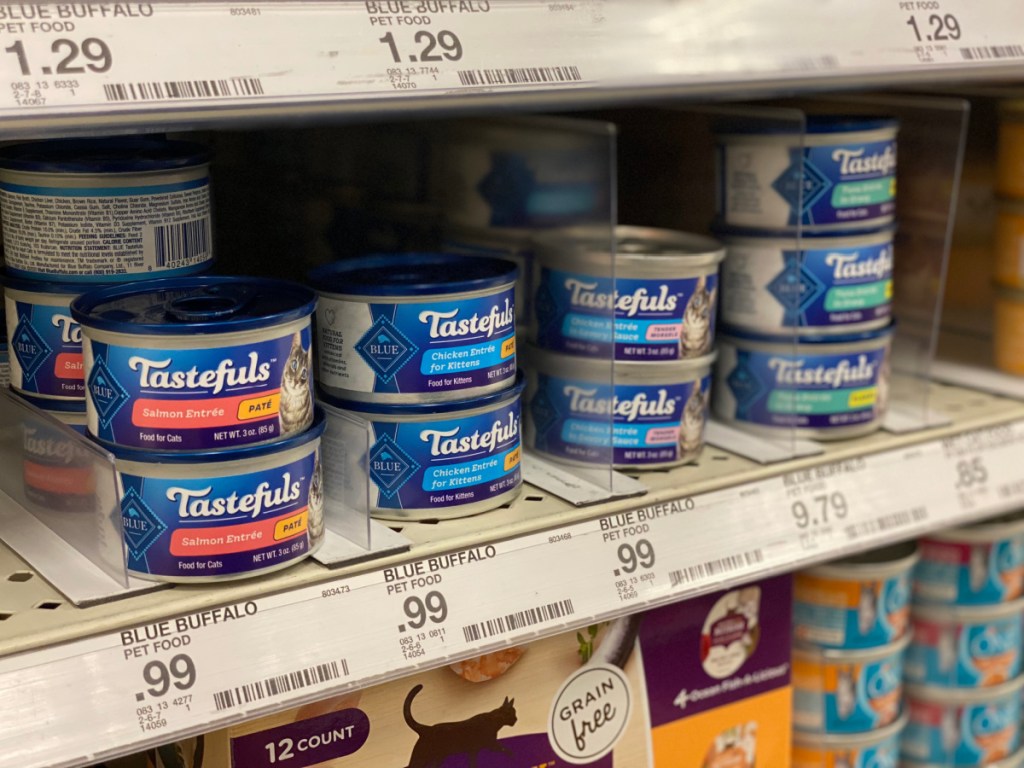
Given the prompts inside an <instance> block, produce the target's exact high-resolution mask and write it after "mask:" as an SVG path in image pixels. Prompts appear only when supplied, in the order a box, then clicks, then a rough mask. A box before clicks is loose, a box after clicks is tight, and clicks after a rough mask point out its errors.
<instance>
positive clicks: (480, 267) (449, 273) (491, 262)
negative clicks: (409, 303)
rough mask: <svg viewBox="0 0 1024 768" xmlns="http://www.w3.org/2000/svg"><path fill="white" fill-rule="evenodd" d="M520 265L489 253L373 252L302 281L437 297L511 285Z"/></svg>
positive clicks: (328, 289)
mask: <svg viewBox="0 0 1024 768" xmlns="http://www.w3.org/2000/svg"><path fill="white" fill-rule="evenodd" d="M518 276H519V267H517V266H516V264H515V263H514V262H511V261H506V260H505V259H496V258H492V257H490V256H466V255H463V254H455V253H378V254H373V255H370V256H360V257H357V258H354V259H345V260H343V261H335V262H332V263H331V264H324V265H323V266H321V267H317V268H316V269H314V270H312V271H310V272H309V274H308V275H307V281H308V282H309V284H310V285H312V286H313V287H314V288H315V289H316V290H317V291H319V292H320V293H331V294H343V295H350V296H436V295H438V294H449V293H464V292H467V291H479V290H484V289H487V288H498V287H500V286H503V285H507V284H510V283H514V282H515V281H516V279H517V278H518Z"/></svg>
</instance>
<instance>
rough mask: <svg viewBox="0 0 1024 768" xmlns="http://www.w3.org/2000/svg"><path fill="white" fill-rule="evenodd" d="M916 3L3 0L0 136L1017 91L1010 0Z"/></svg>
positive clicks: (1020, 34) (1020, 42)
mask: <svg viewBox="0 0 1024 768" xmlns="http://www.w3.org/2000/svg"><path fill="white" fill-rule="evenodd" d="M919 5H921V4H917V3H915V4H913V5H912V4H910V3H900V2H896V1H895V0H865V1H864V2H858V3H842V2H824V3H806V2H801V1H800V0H667V1H666V0H573V1H572V2H565V3H561V2H559V3H552V2H548V0H490V2H488V1H487V0H473V2H449V0H442V1H441V2H432V3H423V2H420V0H403V1H402V2H393V3H374V2H362V0H359V1H356V0H286V1H282V0H252V2H248V3H245V4H244V5H240V4H238V3H228V2H221V1H218V0H208V1H204V2H181V1H178V0H175V1H172V0H163V2H160V1H159V0H158V2H154V3H152V4H124V5H117V6H115V5H114V4H106V5H104V4H77V5H76V6H75V7H76V8H78V9H79V11H78V12H77V13H76V14H75V15H74V18H68V14H69V13H70V12H69V11H67V10H64V11H61V10H60V8H61V7H64V8H70V7H71V6H70V5H67V4H64V6H58V5H56V4H51V3H40V4H32V5H30V6H20V5H18V4H12V5H11V6H10V7H9V10H7V11H6V12H5V13H4V14H3V16H2V18H0V33H2V34H3V36H4V40H5V41H6V43H5V52H3V53H0V57H2V60H3V61H4V66H3V67H0V118H3V122H2V124H0V125H2V127H0V134H2V135H3V136H4V137H13V136H19V135H35V136H38V135H39V134H40V132H45V131H49V132H52V133H57V134H60V133H69V132H76V133H82V132H97V131H109V130H111V129H125V128H127V129H131V128H148V129H153V128H157V129H171V128H184V127H199V126H209V125H238V124H241V123H252V122H259V121H265V120H268V119H276V120H283V119H296V118H306V119H309V118H324V117H328V116H330V115H331V114H351V115H358V114H363V115H373V116H374V117H375V118H376V119H380V118H381V117H382V116H384V115H387V114H389V113H397V112H409V111H411V110H421V111H422V110H425V109H428V110H432V111H455V110H458V111H462V110H465V109H467V108H471V107H474V106H479V107H484V106H493V105H495V104H498V105H503V106H508V105H521V106H530V105H532V106H546V107H553V108H565V107H566V106H568V105H571V104H585V103H605V102H609V101H616V102H620V103H621V102H623V101H624V100H629V99H639V98H647V99H649V98H653V97H664V96H678V95H686V94H689V95H695V96H696V95H709V94H714V95H717V94H720V93H721V92H722V91H723V88H727V89H730V90H731V91H733V92H735V91H736V90H737V89H739V90H741V91H742V92H743V93H745V94H752V93H758V92H770V91H772V90H775V91H778V90H782V89H792V88H794V87H802V88H807V87H810V86H816V87H830V86H837V85H840V84H844V83H856V84H858V85H859V86H860V87H865V86H868V85H871V84H886V85H889V86H891V85H894V84H898V83H913V82H920V81H931V82H938V81H941V82H949V80H950V78H955V79H957V80H975V81H977V80H987V81H991V80H994V79H1000V78H1017V79H1018V80H1019V78H1020V75H1021V73H1022V72H1024V47H1022V46H1024V29H1021V28H1020V26H1021V25H1020V24H1017V25H1014V24H1008V23H1007V21H1008V20H1017V19H1019V18H1020V14H1019V4H1018V2H1017V0H986V2H984V3H978V2H976V0H942V3H941V8H940V9H938V11H937V12H936V11H935V10H934V9H933V10H924V11H922V10H914V9H912V8H913V6H919ZM389 7H392V8H399V9H403V8H405V9H409V10H394V11H392V10H388V8H389ZM421 7H427V8H431V7H432V8H433V9H434V10H426V11H423V10H420V9H421ZM26 8H27V9H28V10H25V9H26ZM116 8H121V9H122V11H121V13H116V12H115V9H116ZM139 8H144V9H146V10H145V12H141V11H139V10H138V9H139ZM123 9H134V10H135V12H134V13H132V14H129V13H126V12H124V10H123ZM69 23H70V24H72V25H73V29H70V30H69V29H67V28H66V27H64V26H62V25H67V24H69ZM1014 26H1016V27H1017V28H1016V29H1015V28H1014ZM61 41H63V42H61ZM154 52H155V53H157V54H158V55H154Z"/></svg>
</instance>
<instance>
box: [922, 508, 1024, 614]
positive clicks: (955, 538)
mask: <svg viewBox="0 0 1024 768" xmlns="http://www.w3.org/2000/svg"><path fill="white" fill-rule="evenodd" d="M1021 596H1024V512H1014V513H1013V514H1009V515H1003V516H1002V517H997V518H995V519H992V520H983V521H981V522H978V523H974V524H972V525H968V526H966V527H963V528H954V529H953V530H948V531H939V532H937V533H932V534H929V535H928V536H926V537H925V538H924V539H922V540H921V562H920V563H919V564H918V566H917V568H916V569H915V571H914V597H915V599H916V600H918V601H922V602H926V603H933V604H940V605H987V604H991V603H1005V602H1008V601H1010V600H1016V599H1017V598H1019V597H1021Z"/></svg>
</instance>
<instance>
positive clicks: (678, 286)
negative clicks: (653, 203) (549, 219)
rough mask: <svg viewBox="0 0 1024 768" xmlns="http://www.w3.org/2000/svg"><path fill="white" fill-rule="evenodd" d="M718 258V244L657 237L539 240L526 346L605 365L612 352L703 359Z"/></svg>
mask: <svg viewBox="0 0 1024 768" xmlns="http://www.w3.org/2000/svg"><path fill="white" fill-rule="evenodd" d="M613 250H614V263H615V267H614V273H613V271H612V261H613ZM724 257H725V250H724V248H723V247H722V245H721V244H720V243H719V242H718V241H717V240H712V239H711V238H708V237H700V236H698V235H689V234H686V233H683V232H672V231H670V230H664V229H647V228H644V227H616V228H615V230H614V231H613V230H612V229H610V228H609V227H594V228H582V229H569V230H563V231H560V232H557V233H551V234H549V235H542V236H539V237H538V238H537V266H538V271H537V278H536V292H535V301H534V325H533V330H532V337H533V340H534V342H535V343H536V345H537V346H538V347H540V348H541V349H545V350H548V351H550V352H558V353H561V354H569V355H586V356H588V357H601V358H606V359H607V358H611V357H612V348H613V344H614V353H615V354H614V356H615V359H616V360H624V361H629V362H647V361H655V360H656V361H663V360H664V361H671V360H682V359H688V358H695V357H701V356H702V355H706V354H708V353H709V352H710V351H711V348H712V345H713V343H714V337H715V314H716V311H715V301H716V299H717V297H718V265H719V262H720V261H721V260H722V259H723V258H724ZM613 312H614V339H613V337H612V334H613V331H612V314H613Z"/></svg>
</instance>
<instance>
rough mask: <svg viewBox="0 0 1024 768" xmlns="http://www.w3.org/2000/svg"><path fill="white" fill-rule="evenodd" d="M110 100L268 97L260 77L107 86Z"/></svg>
mask: <svg viewBox="0 0 1024 768" xmlns="http://www.w3.org/2000/svg"><path fill="white" fill-rule="evenodd" d="M103 95H104V96H105V97H106V99H107V101H114V102H117V101H173V100H176V99H217V98H228V97H234V96H262V95H264V90H263V81H261V80H260V79H259V78H258V77H230V78H224V79H220V80H163V81H155V80H154V81H149V82H135V83H107V84H105V85H104V86H103Z"/></svg>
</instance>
